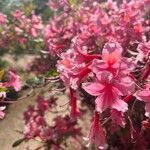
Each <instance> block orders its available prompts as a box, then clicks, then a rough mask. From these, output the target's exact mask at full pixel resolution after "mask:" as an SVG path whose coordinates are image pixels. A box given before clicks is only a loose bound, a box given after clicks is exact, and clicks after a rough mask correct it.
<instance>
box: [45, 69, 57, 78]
mask: <svg viewBox="0 0 150 150" xmlns="http://www.w3.org/2000/svg"><path fill="white" fill-rule="evenodd" d="M46 76H47V77H49V76H51V77H56V76H58V72H57V70H56V69H52V70H51V71H49V72H47V73H46Z"/></svg>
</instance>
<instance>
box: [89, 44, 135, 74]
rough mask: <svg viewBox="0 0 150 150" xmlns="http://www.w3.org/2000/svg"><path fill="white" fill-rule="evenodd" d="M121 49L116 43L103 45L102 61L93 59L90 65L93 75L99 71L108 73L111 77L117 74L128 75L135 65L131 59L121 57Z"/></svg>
mask: <svg viewBox="0 0 150 150" xmlns="http://www.w3.org/2000/svg"><path fill="white" fill-rule="evenodd" d="M122 52H123V49H122V47H121V46H120V44H119V43H118V42H115V41H110V42H108V43H106V44H105V45H104V48H103V50H102V60H99V59H95V60H94V61H93V64H92V65H91V69H92V70H93V72H94V73H97V72H99V71H104V70H107V71H110V72H111V73H112V74H113V75H116V74H118V73H122V74H124V73H126V74H127V73H129V72H130V70H133V68H134V67H135V64H134V63H133V62H134V60H133V59H132V58H125V57H122Z"/></svg>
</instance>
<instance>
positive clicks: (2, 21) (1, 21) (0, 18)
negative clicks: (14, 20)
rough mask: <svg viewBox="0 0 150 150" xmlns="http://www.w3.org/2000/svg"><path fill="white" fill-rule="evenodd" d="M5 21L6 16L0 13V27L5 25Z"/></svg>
mask: <svg viewBox="0 0 150 150" xmlns="http://www.w3.org/2000/svg"><path fill="white" fill-rule="evenodd" d="M7 21H8V20H7V16H6V15H4V14H2V13H0V25H3V24H5V23H7Z"/></svg>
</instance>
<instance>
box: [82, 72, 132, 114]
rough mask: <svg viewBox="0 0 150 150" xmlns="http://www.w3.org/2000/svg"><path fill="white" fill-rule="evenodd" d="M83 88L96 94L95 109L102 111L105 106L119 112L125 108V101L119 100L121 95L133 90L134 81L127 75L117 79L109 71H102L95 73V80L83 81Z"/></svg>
mask: <svg viewBox="0 0 150 150" xmlns="http://www.w3.org/2000/svg"><path fill="white" fill-rule="evenodd" d="M83 89H84V90H85V91H86V92H87V93H89V94H91V95H93V96H97V98H96V100H95V102H96V110H97V111H99V112H103V111H104V110H106V109H107V108H110V109H116V110H118V111H121V112H125V111H126V110H127V103H126V102H124V101H123V100H121V96H126V95H129V94H130V93H131V92H133V91H134V83H133V82H132V81H131V79H130V78H128V77H123V78H121V77H120V79H119V80H118V79H115V78H114V77H113V75H112V74H111V73H110V72H107V71H104V72H102V73H99V74H97V81H96V82H87V83H83Z"/></svg>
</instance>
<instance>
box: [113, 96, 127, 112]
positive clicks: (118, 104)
mask: <svg viewBox="0 0 150 150" xmlns="http://www.w3.org/2000/svg"><path fill="white" fill-rule="evenodd" d="M112 108H113V109H116V110H118V111H121V112H126V111H127V110H128V105H127V103H126V102H124V101H123V100H119V99H117V100H115V101H114V102H113V104H112Z"/></svg>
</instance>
